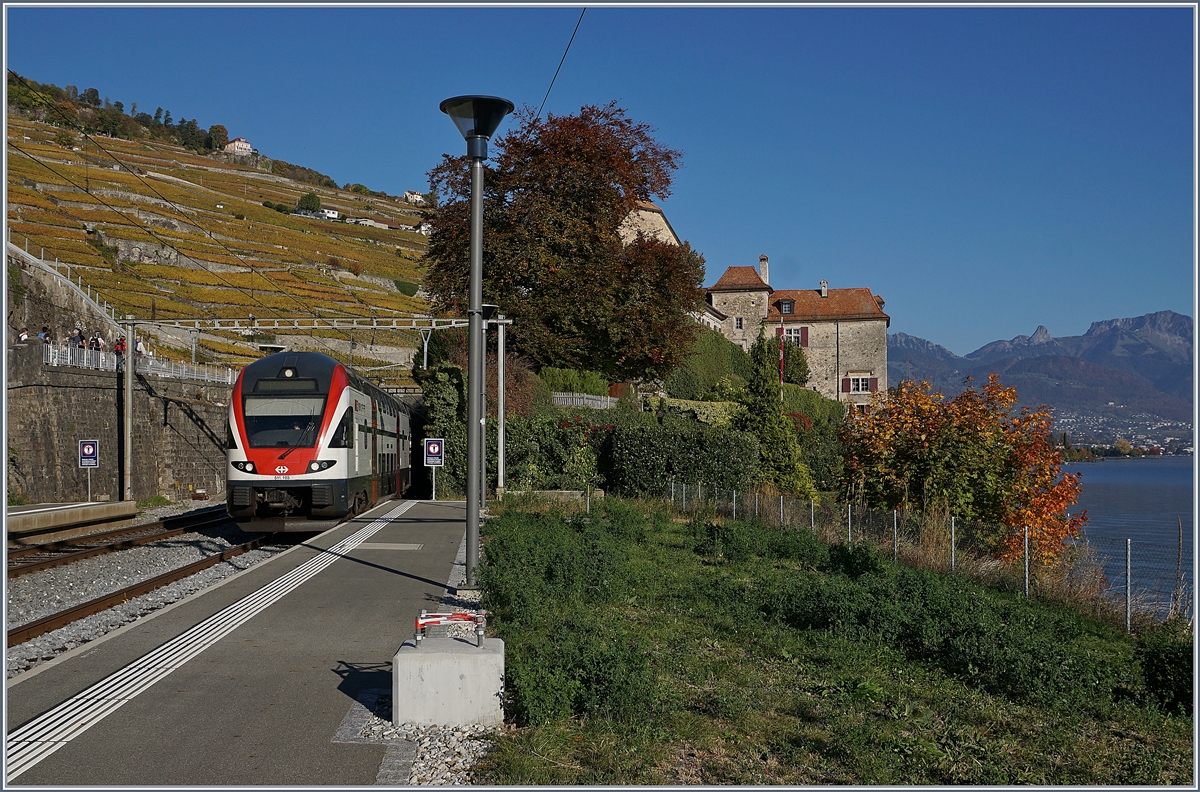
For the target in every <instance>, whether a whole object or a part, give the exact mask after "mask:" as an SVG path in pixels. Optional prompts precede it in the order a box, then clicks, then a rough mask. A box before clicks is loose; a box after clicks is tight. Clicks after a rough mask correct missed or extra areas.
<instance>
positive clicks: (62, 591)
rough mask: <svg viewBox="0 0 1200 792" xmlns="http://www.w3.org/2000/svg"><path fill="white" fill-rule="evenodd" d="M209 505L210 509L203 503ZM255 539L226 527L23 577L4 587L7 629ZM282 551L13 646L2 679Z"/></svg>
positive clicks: (200, 575)
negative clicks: (6, 603)
mask: <svg viewBox="0 0 1200 792" xmlns="http://www.w3.org/2000/svg"><path fill="white" fill-rule="evenodd" d="M189 505H190V504H189ZM209 505H212V504H210V503H205V504H204V506H209ZM183 511H184V509H180V508H179V507H178V506H167V507H161V508H157V509H150V510H147V511H146V512H143V513H142V514H141V515H139V518H138V520H137V521H136V524H142V523H148V522H153V521H155V520H160V519H162V518H163V517H169V516H174V515H177V514H181V513H183ZM259 535H260V534H256V533H246V532H244V531H242V530H240V529H239V528H238V527H237V526H236V525H234V524H233V523H228V524H224V525H217V526H212V527H209V528H204V529H201V530H200V531H198V532H195V533H188V534H181V535H179V536H173V537H170V538H169V539H164V540H162V541H160V542H154V543H152V544H147V545H141V546H139V547H133V548H130V549H128V550H122V551H119V552H116V553H109V554H108V555H103V556H96V557H95V558H87V559H84V560H83V561H78V562H76V563H74V564H67V565H65V566H61V567H54V568H53V569H47V570H44V571H42V572H35V573H33V574H29V575H24V576H22V577H19V578H17V579H15V580H11V581H9V582H8V624H7V629H11V628H13V627H19V626H21V625H22V624H27V623H29V622H31V621H36V620H37V619H41V618H43V617H45V616H49V615H51V614H53V613H58V612H59V611H62V610H65V609H67V608H70V607H72V606H74V605H78V604H81V603H84V602H87V601H89V600H92V599H95V598H96V597H100V596H103V595H105V594H110V593H112V592H114V591H119V590H121V589H123V588H125V587H126V586H130V585H133V584H134V583H137V582H140V581H143V580H148V579H150V578H152V577H156V576H158V575H161V574H163V573H165V572H169V571H170V570H172V569H178V568H179V567H181V566H185V565H187V564H190V563H193V562H195V561H199V560H200V559H202V558H205V557H207V556H210V555H213V554H215V553H219V552H221V551H222V550H226V549H228V548H230V547H233V546H235V545H239V544H243V543H245V542H248V541H250V540H251V539H254V538H255V537H257V536H259ZM290 546H291V545H290V544H289V543H280V544H273V545H269V546H266V547H263V548H260V549H258V550H252V551H250V552H249V553H243V554H242V555H240V556H237V557H235V558H231V559H229V560H228V561H224V562H222V563H219V564H217V565H215V566H212V567H209V568H208V569H205V570H202V571H200V572H197V573H196V574H194V575H192V576H190V577H187V578H184V579H183V580H179V581H176V582H175V583H172V584H170V585H168V586H164V587H163V588H160V589H156V590H155V591H151V592H149V593H147V594H143V595H142V596H140V597H136V598H134V599H132V600H129V601H128V602H124V603H122V604H120V605H117V606H115V607H112V608H109V609H108V610H106V611H104V612H102V613H97V614H95V615H93V616H89V617H87V618H85V619H80V620H79V621H76V622H73V623H72V624H68V625H67V626H66V627H62V628H60V629H57V630H54V631H53V632H49V633H46V634H45V635H42V636H39V637H37V638H34V639H32V640H30V641H26V642H25V643H22V644H18V645H17V646H14V647H12V648H10V649H9V650H8V652H7V663H6V675H7V677H8V678H10V679H11V678H12V677H14V676H17V675H18V674H20V673H22V672H24V671H27V670H29V669H30V668H33V667H35V666H37V665H39V664H41V663H43V662H45V661H47V660H50V659H52V658H54V657H56V656H57V655H59V654H61V653H63V652H66V651H69V650H71V649H74V648H75V647H77V646H79V645H81V644H85V643H87V642H89V641H94V640H96V639H97V638H99V637H100V636H102V635H104V634H105V633H108V632H111V631H112V630H115V629H117V628H118V627H121V626H123V625H125V624H128V623H129V622H132V621H134V620H136V619H138V618H140V617H142V616H144V615H145V614H147V613H151V612H153V611H156V610H158V609H159V608H163V607H165V606H167V605H170V604H171V603H173V602H176V601H178V600H180V599H183V598H184V597H186V596H188V595H190V594H193V593H195V592H197V591H199V590H201V589H204V588H207V587H208V586H211V585H213V584H214V583H217V582H219V581H221V580H224V579H225V578H227V577H229V576H230V575H233V574H235V573H237V572H239V571H241V570H243V569H246V568H248V567H250V566H253V565H254V564H257V563H259V562H261V561H265V560H266V559H268V558H270V557H272V556H273V555H276V554H277V553H280V552H282V551H283V550H286V549H287V548H288V547H290Z"/></svg>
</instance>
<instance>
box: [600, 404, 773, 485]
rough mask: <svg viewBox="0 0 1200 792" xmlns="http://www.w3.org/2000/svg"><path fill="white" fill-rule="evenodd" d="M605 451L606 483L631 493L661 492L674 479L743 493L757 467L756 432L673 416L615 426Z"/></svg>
mask: <svg viewBox="0 0 1200 792" xmlns="http://www.w3.org/2000/svg"><path fill="white" fill-rule="evenodd" d="M606 451H607V457H606V460H605V462H606V465H605V467H604V471H603V472H604V473H605V474H606V482H607V485H608V486H609V487H611V488H613V489H614V490H616V491H618V492H622V493H626V494H630V495H633V494H651V495H661V494H662V492H663V486H664V485H665V484H666V482H668V481H671V480H672V479H675V480H677V481H686V482H688V483H689V484H701V485H703V486H705V487H714V488H717V489H726V490H729V489H736V490H743V491H744V490H747V489H749V487H750V483H751V481H752V480H753V479H754V476H755V474H756V473H757V471H758V440H757V439H756V438H755V437H753V436H752V435H749V434H746V433H744V432H738V431H734V430H733V429H725V428H722V427H718V426H707V425H705V424H702V423H698V422H696V421H690V420H687V419H685V418H676V417H674V416H670V415H667V416H664V417H663V420H662V422H661V423H660V422H659V421H658V420H655V419H654V418H653V416H651V418H650V420H645V421H640V422H636V423H634V422H630V423H626V424H619V425H617V426H615V427H614V430H613V433H612V438H611V442H610V443H609V444H608V446H607V448H606Z"/></svg>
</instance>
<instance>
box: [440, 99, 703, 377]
mask: <svg viewBox="0 0 1200 792" xmlns="http://www.w3.org/2000/svg"><path fill="white" fill-rule="evenodd" d="M515 120H516V125H515V128H514V129H512V131H510V132H509V133H507V134H505V135H503V136H502V137H499V138H497V139H495V140H494V141H492V143H491V147H492V153H493V155H494V157H493V160H492V162H491V164H490V167H488V168H487V171H486V174H485V180H484V184H485V195H484V243H483V245H484V246H483V298H484V302H488V303H495V304H497V305H499V306H500V309H501V311H503V312H504V313H505V314H506V315H507V316H509V317H511V318H512V319H514V320H515V321H514V324H513V325H512V327H511V329H510V334H509V339H510V340H511V343H512V345H513V346H514V347H515V348H516V349H517V350H518V351H519V352H520V353H521V354H523V355H524V356H526V357H527V358H529V359H530V360H531V361H533V362H534V363H535V364H536V365H537V366H538V367H539V368H540V367H542V366H556V367H561V368H571V369H588V370H592V371H599V372H602V373H603V374H604V375H605V376H607V377H608V378H609V379H610V380H623V379H633V378H658V377H663V376H665V375H666V374H668V373H669V372H671V371H672V370H673V369H674V368H675V367H676V366H677V365H679V363H680V362H681V361H682V360H683V358H684V357H685V356H686V354H687V352H688V349H689V348H690V345H691V342H692V339H693V336H694V334H695V328H696V327H697V325H696V323H695V322H694V321H693V320H692V319H691V318H690V317H688V315H687V313H688V312H689V311H693V310H696V309H698V308H699V306H700V303H701V300H702V291H701V289H700V283H701V279H702V278H703V274H704V259H703V258H702V257H701V256H700V255H699V254H698V253H696V252H695V251H693V250H692V248H691V247H690V246H689V245H687V244H686V243H685V244H683V245H673V244H669V243H666V242H662V241H659V240H658V239H656V238H653V237H647V236H645V235H641V234H639V235H638V237H637V238H636V239H634V240H633V241H631V242H630V243H629V244H624V243H623V242H622V239H621V237H620V234H619V233H618V229H619V227H620V226H621V224H622V221H624V220H625V219H626V218H627V217H628V216H629V215H630V213H631V212H633V211H634V210H635V209H636V207H637V204H638V202H639V201H649V200H651V199H652V198H654V197H659V198H665V197H666V196H668V195H670V192H671V176H672V172H673V171H674V170H675V168H677V167H678V161H679V158H680V156H681V155H680V153H679V152H678V151H674V150H672V149H668V148H665V147H664V146H662V145H660V144H659V143H658V142H657V141H656V140H655V139H654V138H653V137H652V136H651V131H652V130H651V129H650V127H648V126H647V125H646V124H643V123H639V122H636V121H633V120H632V119H630V118H629V117H628V116H627V115H626V113H625V111H624V110H623V109H621V108H619V107H617V106H616V104H615V103H610V104H608V105H605V106H603V107H595V106H586V107H583V108H582V109H580V111H579V113H578V114H575V115H565V116H555V115H553V114H551V115H548V116H547V117H546V118H544V119H538V118H536V117H535V114H534V113H533V112H532V111H531V110H530V109H529V108H523V109H522V110H520V111H518V112H517V114H516V116H515ZM429 177H430V184H431V186H432V187H433V190H434V191H435V192H436V193H437V194H438V195H439V196H442V197H443V198H444V200H442V202H441V205H440V206H438V207H436V208H435V209H432V210H429V211H428V212H427V213H426V217H427V218H428V219H429V220H430V222H431V224H432V226H433V231H432V235H431V237H430V245H429V252H428V253H427V255H426V258H425V261H426V263H427V265H428V268H429V269H428V276H427V278H426V280H425V287H426V289H427V290H428V291H429V293H430V295H431V296H432V298H433V301H434V303H435V305H436V307H437V308H438V309H439V310H442V311H451V312H458V313H465V309H466V300H467V286H468V255H469V243H470V233H469V222H468V219H469V212H470V205H469V198H470V175H469V172H468V161H467V159H466V157H451V156H449V155H446V156H444V158H443V161H442V162H441V164H439V165H438V166H437V167H435V168H434V169H433V170H431V171H430V173H429Z"/></svg>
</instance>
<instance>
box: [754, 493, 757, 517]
mask: <svg viewBox="0 0 1200 792" xmlns="http://www.w3.org/2000/svg"><path fill="white" fill-rule="evenodd" d="M754 516H755V517H758V493H757V492H756V493H754Z"/></svg>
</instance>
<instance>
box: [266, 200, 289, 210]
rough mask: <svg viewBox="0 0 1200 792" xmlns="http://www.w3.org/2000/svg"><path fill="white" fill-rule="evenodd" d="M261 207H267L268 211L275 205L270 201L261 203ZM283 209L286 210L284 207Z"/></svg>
mask: <svg viewBox="0 0 1200 792" xmlns="http://www.w3.org/2000/svg"><path fill="white" fill-rule="evenodd" d="M262 205H263V206H265V207H267V208H268V209H274V208H275V204H273V203H271V202H270V201H263V202H262ZM284 208H285V209H286V207H284Z"/></svg>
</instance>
